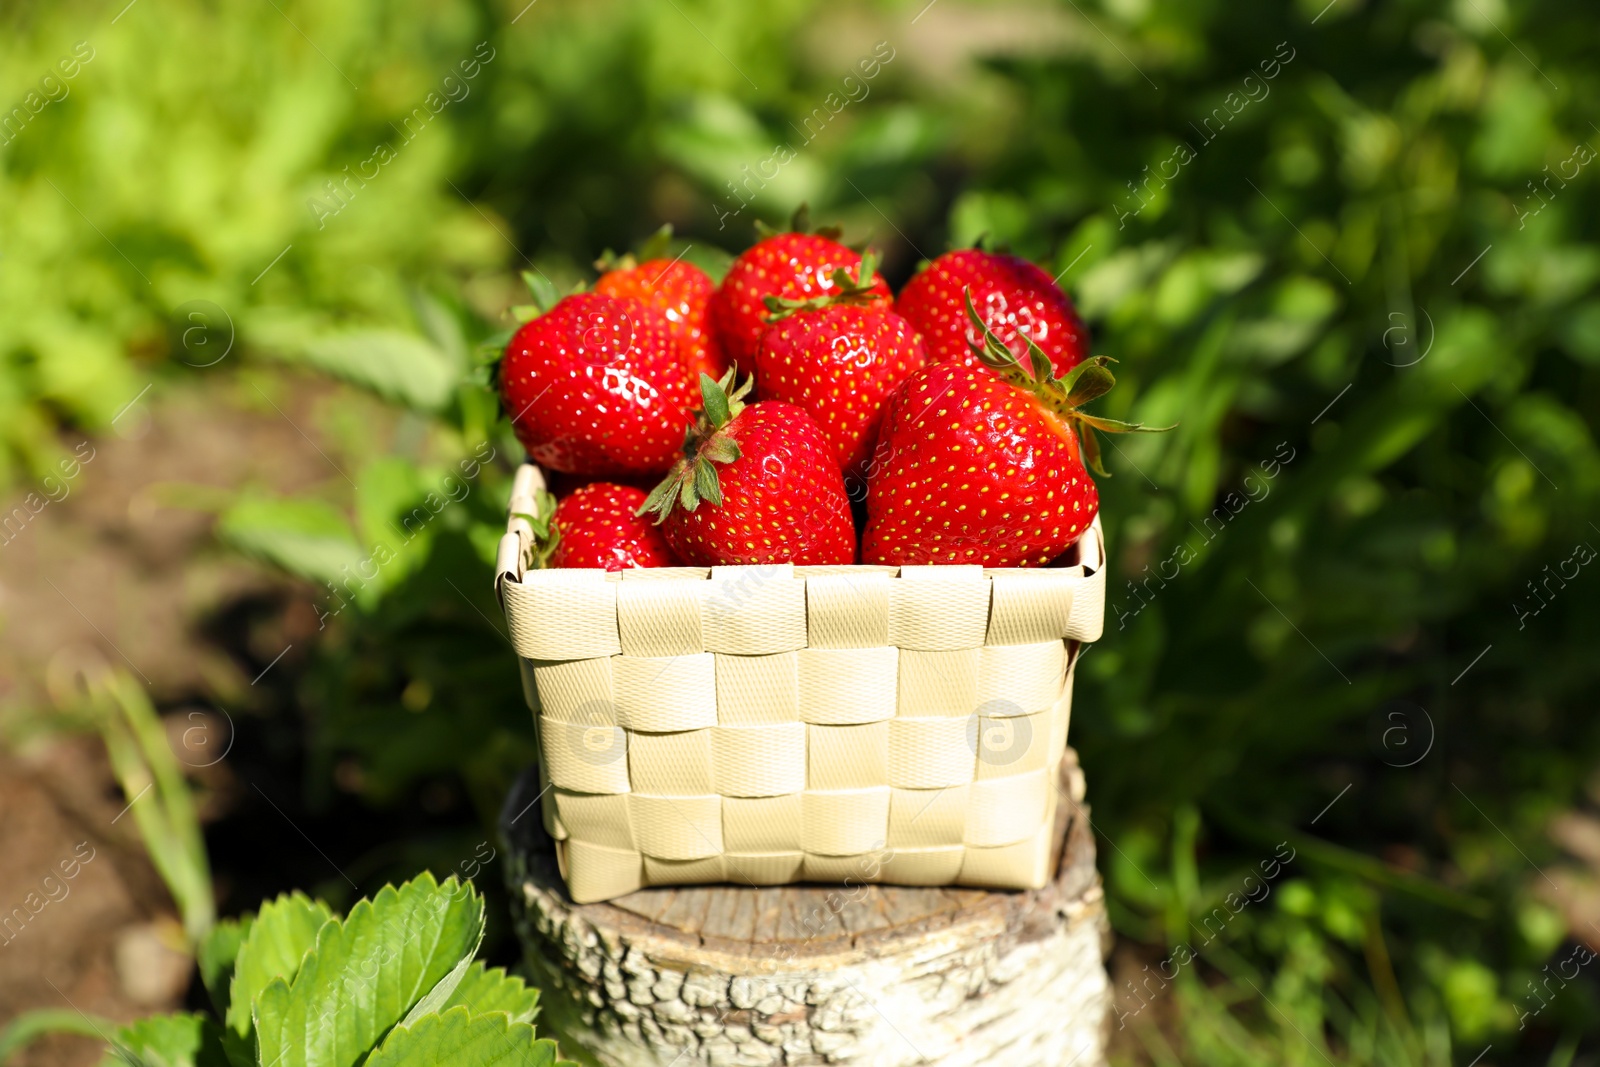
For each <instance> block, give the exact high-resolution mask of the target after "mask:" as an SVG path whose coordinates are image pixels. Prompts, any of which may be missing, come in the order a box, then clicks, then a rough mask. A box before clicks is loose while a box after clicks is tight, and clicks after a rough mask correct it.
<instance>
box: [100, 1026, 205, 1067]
mask: <svg viewBox="0 0 1600 1067" xmlns="http://www.w3.org/2000/svg"><path fill="white" fill-rule="evenodd" d="M111 1044H112V1047H111V1048H110V1049H109V1050H107V1052H106V1056H105V1059H103V1060H101V1064H102V1067H230V1065H229V1063H228V1056H227V1053H226V1052H224V1051H223V1047H222V1030H221V1028H220V1027H218V1026H217V1024H216V1023H215V1022H214V1021H213V1020H211V1019H208V1018H206V1017H205V1016H203V1015H191V1014H188V1013H180V1014H175V1015H152V1016H150V1017H149V1018H145V1019H140V1020H139V1021H138V1022H134V1023H129V1024H128V1025H127V1026H123V1027H120V1028H119V1029H118V1030H117V1031H116V1032H115V1033H114V1034H112V1035H111Z"/></svg>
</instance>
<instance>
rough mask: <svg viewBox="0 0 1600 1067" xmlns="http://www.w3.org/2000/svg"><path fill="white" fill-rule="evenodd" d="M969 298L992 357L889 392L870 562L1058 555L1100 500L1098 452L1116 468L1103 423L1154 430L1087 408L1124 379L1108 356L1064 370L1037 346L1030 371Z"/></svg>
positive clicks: (936, 367) (867, 554) (870, 497)
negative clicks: (1105, 452)
mask: <svg viewBox="0 0 1600 1067" xmlns="http://www.w3.org/2000/svg"><path fill="white" fill-rule="evenodd" d="M967 308H968V310H969V312H970V314H971V317H972V321H973V322H974V324H975V328H976V329H977V330H978V331H979V332H980V335H981V336H982V337H983V338H984V346H983V347H982V348H981V349H978V350H977V352H976V353H975V358H976V359H977V360H979V361H980V362H981V364H982V365H981V366H974V365H972V364H970V363H968V362H966V361H964V360H960V361H956V360H952V361H948V362H944V363H933V364H929V365H928V366H927V367H925V368H923V369H922V370H920V371H917V372H916V373H914V374H913V375H912V376H911V377H909V378H907V379H906V381H905V382H904V383H903V384H902V385H901V387H900V388H899V389H898V390H896V392H895V394H894V396H893V397H891V398H890V401H889V404H888V410H887V411H886V413H885V415H884V422H883V429H882V431H881V433H880V435H879V438H878V453H879V455H878V456H877V457H875V459H877V460H878V462H877V463H876V464H875V466H874V469H873V471H872V476H871V479H870V481H869V482H868V488H867V528H866V534H865V538H864V540H863V543H862V558H863V560H864V561H865V562H867V563H877V564H888V565H890V566H899V565H903V564H907V563H981V564H983V565H984V566H986V567H1023V566H1038V565H1041V564H1044V563H1048V562H1049V561H1050V560H1052V559H1054V558H1055V557H1056V556H1059V555H1060V554H1061V553H1063V552H1065V551H1066V550H1067V549H1068V548H1069V547H1070V546H1071V545H1072V543H1073V542H1074V541H1076V540H1077V539H1078V537H1079V535H1081V534H1082V533H1083V531H1084V530H1085V529H1087V528H1088V526H1089V524H1090V523H1091V522H1093V521H1094V516H1095V512H1096V511H1097V510H1098V508H1099V494H1098V493H1097V491H1096V490H1095V485H1094V482H1093V481H1091V480H1090V478H1089V472H1088V471H1087V470H1085V460H1087V464H1088V466H1089V467H1091V468H1093V469H1094V471H1095V472H1096V473H1097V474H1101V475H1104V474H1105V471H1104V469H1103V468H1102V467H1101V465H1100V449H1099V444H1098V441H1097V439H1096V438H1095V436H1094V431H1095V430H1105V431H1111V432H1122V431H1128V430H1143V429H1146V427H1144V426H1139V425H1134V424H1130V423H1122V422H1116V421H1113V420H1111V419H1104V418H1100V417H1098V416H1094V415H1089V414H1086V413H1084V412H1083V411H1080V410H1079V405H1080V404H1083V403H1085V402H1087V401H1089V400H1093V399H1094V398H1095V397H1097V396H1101V395H1103V394H1104V393H1105V392H1106V391H1107V390H1109V389H1110V388H1111V386H1112V385H1113V384H1115V379H1114V378H1113V377H1112V376H1111V372H1110V371H1109V370H1108V369H1106V367H1107V364H1109V363H1110V362H1111V361H1110V360H1109V359H1108V358H1107V357H1105V356H1096V357H1094V358H1093V359H1091V360H1088V361H1087V362H1084V363H1081V364H1079V365H1078V367H1076V368H1075V369H1074V370H1073V371H1072V372H1071V373H1070V374H1068V375H1067V377H1066V378H1065V379H1058V378H1057V377H1056V376H1055V375H1054V374H1053V373H1052V372H1051V367H1050V360H1049V357H1047V356H1046V355H1045V354H1044V352H1043V351H1041V350H1040V349H1039V347H1038V346H1037V345H1030V346H1029V355H1030V357H1031V362H1032V364H1033V373H1032V375H1029V374H1028V372H1027V371H1024V370H1023V369H1022V366H1021V364H1020V363H1018V362H1017V358H1016V356H1014V355H1013V354H1012V353H1011V351H1010V350H1009V349H1008V348H1007V347H1006V346H1005V345H1004V344H1003V343H1002V342H1001V341H1000V339H999V337H998V336H997V335H996V334H995V333H994V332H993V331H992V330H990V329H989V328H988V327H987V326H985V325H983V322H982V320H981V319H979V318H978V312H977V310H976V308H974V307H973V304H972V302H971V300H970V298H969V299H968V301H967ZM983 367H988V368H989V370H992V371H993V372H994V373H989V371H986V370H984V369H983Z"/></svg>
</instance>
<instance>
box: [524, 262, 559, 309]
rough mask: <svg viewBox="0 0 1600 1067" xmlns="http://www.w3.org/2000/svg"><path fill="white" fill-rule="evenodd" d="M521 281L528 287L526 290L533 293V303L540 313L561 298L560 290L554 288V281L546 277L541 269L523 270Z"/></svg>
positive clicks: (553, 305) (554, 304)
mask: <svg viewBox="0 0 1600 1067" xmlns="http://www.w3.org/2000/svg"><path fill="white" fill-rule="evenodd" d="M522 283H523V284H524V285H526V286H527V287H528V292H530V293H532V294H533V304H534V307H536V308H537V309H538V311H539V314H540V315H543V314H544V313H545V312H546V311H549V310H550V309H551V308H553V307H555V306H556V303H557V301H559V300H560V299H561V291H560V290H559V289H557V288H556V283H555V282H552V281H551V280H550V279H549V278H546V277H545V276H544V273H543V272H542V271H533V270H525V271H523V272H522Z"/></svg>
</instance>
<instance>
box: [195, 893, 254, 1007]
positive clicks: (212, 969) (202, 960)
mask: <svg viewBox="0 0 1600 1067" xmlns="http://www.w3.org/2000/svg"><path fill="white" fill-rule="evenodd" d="M254 922H255V918H254V916H250V915H246V916H245V917H244V918H242V919H222V920H220V921H219V922H218V923H217V924H216V925H215V926H213V927H212V928H211V929H210V930H209V931H207V932H206V936H205V937H203V938H201V939H200V944H199V945H197V946H196V947H195V954H194V955H195V963H196V964H198V965H199V969H200V981H201V982H202V983H203V984H204V985H205V987H206V992H207V993H208V994H209V995H210V997H211V1003H212V1005H214V1006H215V1007H216V1009H217V1013H218V1014H219V1015H220V1014H224V1013H226V1012H227V1010H228V1003H229V990H230V989H231V987H232V985H233V975H234V972H235V970H236V968H237V961H238V958H239V950H240V949H241V948H242V947H243V945H244V942H245V939H246V938H247V937H249V935H250V928H251V926H252V925H253V924H254Z"/></svg>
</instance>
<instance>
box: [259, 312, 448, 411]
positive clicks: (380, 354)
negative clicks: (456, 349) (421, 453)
mask: <svg viewBox="0 0 1600 1067" xmlns="http://www.w3.org/2000/svg"><path fill="white" fill-rule="evenodd" d="M278 343H279V345H281V346H282V350H283V351H286V352H288V353H290V354H291V355H292V356H293V357H294V358H297V359H298V360H299V361H301V362H303V363H306V364H309V365H310V366H313V367H315V368H317V369H318V370H320V371H323V372H324V373H326V374H330V375H332V376H334V377H335V378H341V379H343V380H344V381H347V382H349V383H351V384H352V385H358V386H361V387H362V388H363V389H368V390H370V391H372V392H374V393H376V394H378V395H379V396H381V397H383V398H384V399H385V400H391V401H393V402H395V403H397V404H402V405H404V406H406V407H409V408H412V409H414V410H418V411H430V412H431V411H438V410H440V409H441V408H443V407H444V406H445V404H446V403H447V402H448V401H449V400H450V397H451V396H452V395H453V394H454V392H455V388H456V384H457V383H458V382H459V381H460V379H461V373H462V370H463V367H462V363H461V361H460V360H458V359H456V358H455V357H453V356H452V355H451V354H450V353H448V352H446V351H445V350H443V349H441V348H439V347H438V346H437V345H435V344H433V343H432V342H431V341H429V340H428V339H426V338H424V337H419V336H417V335H416V334H414V333H407V332H406V331H404V330H389V329H370V330H347V331H340V332H335V333H323V334H313V335H311V336H309V337H307V336H303V335H302V336H299V337H293V336H284V337H282V338H281V339H279V341H278Z"/></svg>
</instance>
